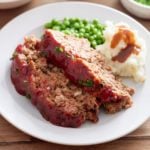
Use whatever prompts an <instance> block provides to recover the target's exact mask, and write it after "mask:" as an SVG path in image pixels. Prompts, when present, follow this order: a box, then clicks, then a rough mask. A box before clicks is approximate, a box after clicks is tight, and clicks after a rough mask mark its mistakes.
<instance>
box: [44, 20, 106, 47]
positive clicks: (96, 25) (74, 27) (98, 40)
mask: <svg viewBox="0 0 150 150" xmlns="http://www.w3.org/2000/svg"><path fill="white" fill-rule="evenodd" d="M45 28H47V29H53V30H59V31H62V32H64V33H65V34H70V35H74V36H76V37H80V38H86V39H88V40H89V42H90V44H91V46H92V47H93V48H95V47H96V46H97V45H100V44H102V43H104V36H103V31H104V29H105V26H104V25H102V24H101V23H100V21H99V20H98V19H94V20H92V21H88V20H86V19H80V18H64V19H63V20H56V19H53V20H51V21H50V22H48V23H46V24H45Z"/></svg>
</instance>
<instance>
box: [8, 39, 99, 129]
mask: <svg viewBox="0 0 150 150" xmlns="http://www.w3.org/2000/svg"><path fill="white" fill-rule="evenodd" d="M38 45H39V42H38V41H37V40H36V39H35V38H33V37H32V38H26V39H25V43H24V44H22V45H19V46H18V47H17V48H16V50H15V52H14V55H13V58H12V60H13V61H12V66H11V79H12V82H13V84H14V86H15V88H16V90H17V91H18V92H19V93H20V94H22V95H26V96H27V97H29V98H30V99H31V101H32V103H33V104H34V105H35V106H36V107H37V108H38V109H39V111H40V112H41V114H42V115H43V117H44V118H46V119H47V120H48V121H50V122H52V123H53V124H56V125H59V126H65V127H78V126H80V125H81V124H82V123H84V122H85V121H86V120H90V121H92V122H96V121H97V120H98V114H99V105H98V104H97V101H96V98H95V97H93V96H91V95H89V94H88V93H86V92H84V91H82V89H81V88H78V87H76V86H75V85H73V84H72V83H71V82H70V81H69V80H68V79H67V78H66V77H65V76H64V73H63V70H62V69H59V68H57V67H55V66H53V65H52V64H48V63H47V60H46V58H45V56H44V55H43V53H42V52H41V51H39V50H38V47H39V46H38Z"/></svg>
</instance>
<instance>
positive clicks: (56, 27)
mask: <svg viewBox="0 0 150 150" xmlns="http://www.w3.org/2000/svg"><path fill="white" fill-rule="evenodd" d="M52 29H54V30H60V26H53V27H52Z"/></svg>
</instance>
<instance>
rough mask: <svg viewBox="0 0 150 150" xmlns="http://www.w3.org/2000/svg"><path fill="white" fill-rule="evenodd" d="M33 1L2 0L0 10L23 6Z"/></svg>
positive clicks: (0, 0)
mask: <svg viewBox="0 0 150 150" xmlns="http://www.w3.org/2000/svg"><path fill="white" fill-rule="evenodd" d="M30 1H31V0H0V9H10V8H16V7H19V6H22V5H24V4H26V3H28V2H30Z"/></svg>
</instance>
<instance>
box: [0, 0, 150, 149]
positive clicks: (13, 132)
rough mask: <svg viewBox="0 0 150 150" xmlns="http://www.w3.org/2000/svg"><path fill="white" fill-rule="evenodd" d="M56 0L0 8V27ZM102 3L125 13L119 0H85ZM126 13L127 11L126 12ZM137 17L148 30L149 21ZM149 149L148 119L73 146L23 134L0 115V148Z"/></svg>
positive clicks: (149, 26)
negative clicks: (107, 138)
mask: <svg viewBox="0 0 150 150" xmlns="http://www.w3.org/2000/svg"><path fill="white" fill-rule="evenodd" d="M55 1H58V0H33V1H32V2H31V3H30V4H27V5H25V6H22V7H20V8H17V9H12V10H0V28H1V27H2V26H4V25H5V24H6V23H7V22H8V21H10V20H11V19H12V18H14V17H16V16H17V15H19V14H20V13H22V12H24V11H26V10H28V9H31V8H33V7H36V6H38V5H42V4H46V3H51V2H55ZM59 1H62V0H59ZM83 1H84V0H83ZM85 1H89V2H94V3H100V4H104V5H107V6H110V7H113V8H116V9H118V10H120V11H123V12H125V13H127V11H126V10H125V9H124V8H123V7H122V5H121V4H120V2H119V0H85ZM127 14H128V13H127ZM135 19H137V20H138V21H139V22H141V23H142V24H143V25H144V26H145V27H146V28H147V29H149V30H150V21H146V20H142V19H138V18H135ZM48 149H51V150H52V149H54V150H76V149H80V150H82V149H86V150H95V149H96V150H150V120H148V121H147V122H146V123H145V124H144V125H142V126H141V127H140V128H139V129H137V130H136V131H134V132H133V133H131V134H129V135H127V136H126V137H123V138H121V139H119V140H116V141H113V142H110V143H106V144H99V145H94V146H86V147H83V146H81V147H73V146H64V145H57V144H52V143H46V142H43V141H40V140H38V139H35V138H33V137H31V136H29V135H26V134H24V133H23V132H21V131H19V130H18V129H16V128H15V127H13V126H12V125H10V124H9V123H8V122H7V121H6V120H4V119H3V118H2V117H1V116H0V150H48Z"/></svg>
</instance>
